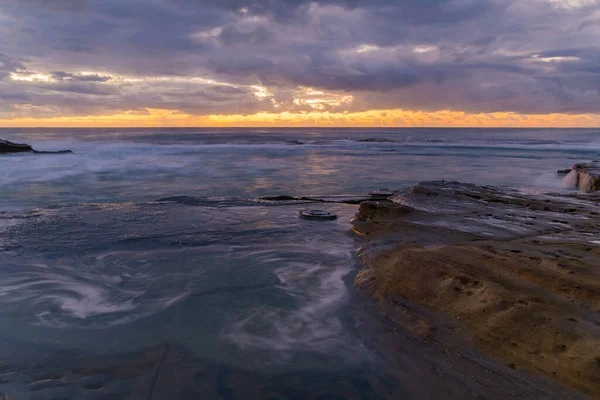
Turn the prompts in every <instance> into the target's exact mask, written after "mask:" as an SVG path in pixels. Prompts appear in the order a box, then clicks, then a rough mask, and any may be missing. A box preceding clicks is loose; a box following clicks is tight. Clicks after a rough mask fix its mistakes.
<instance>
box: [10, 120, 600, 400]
mask: <svg viewBox="0 0 600 400" xmlns="http://www.w3.org/2000/svg"><path fill="white" fill-rule="evenodd" d="M0 138H2V139H8V140H11V141H15V142H27V143H30V144H32V145H33V146H34V148H35V149H37V150H47V151H52V150H62V149H71V150H73V152H74V154H60V155H51V154H16V155H2V156H0V170H1V173H0V193H1V196H0V326H1V327H2V330H1V332H0V392H2V391H4V392H6V393H10V394H11V395H12V396H13V397H14V398H26V399H29V398H32V399H33V398H50V397H48V396H57V397H58V396H63V397H64V398H71V397H78V398H90V399H91V398H162V397H160V396H159V393H163V392H164V393H170V398H171V399H175V398H182V399H183V398H196V397H192V396H196V395H201V394H204V398H213V396H212V394H214V398H244V396H242V397H240V393H242V394H243V393H253V396H254V395H255V396H256V398H268V397H269V396H270V398H308V396H309V395H310V396H314V398H401V397H402V396H405V397H407V398H415V396H416V397H419V398H439V396H444V395H448V394H449V393H450V394H453V395H456V396H459V395H460V394H461V393H463V394H464V393H467V391H468V392H469V393H477V392H478V391H482V390H484V388H483V386H481V383H480V382H479V383H478V382H472V381H469V380H468V379H467V380H464V378H461V377H460V376H462V375H465V374H458V375H456V376H454V375H452V374H453V372H449V371H451V370H452V368H454V370H453V371H460V369H461V368H465V369H466V368H468V367H467V366H464V367H461V366H460V365H454V367H452V366H450V368H449V367H448V365H446V364H445V362H444V361H443V360H444V357H445V356H444V355H440V354H441V353H440V349H437V348H436V347H435V345H434V344H427V343H422V342H419V341H418V340H417V339H416V338H415V337H413V336H411V334H410V333H409V332H398V331H397V329H396V327H395V325H390V323H389V321H387V320H385V319H384V318H383V317H382V316H380V315H379V314H378V313H377V312H376V311H375V310H374V308H373V305H372V304H370V303H369V302H368V301H367V300H364V299H361V298H359V297H358V295H357V294H356V293H355V291H354V289H353V286H352V280H353V277H354V275H355V274H356V272H357V271H358V270H359V268H360V265H359V262H358V260H357V257H356V254H355V250H356V249H357V248H358V247H359V246H360V245H361V242H360V240H359V238H356V237H354V236H353V235H352V234H350V233H349V230H350V228H351V220H352V218H353V216H354V214H355V213H356V209H357V206H356V205H351V204H341V203H319V204H318V205H315V204H314V203H306V202H301V201H291V202H277V201H266V200H263V199H261V198H263V197H265V196H283V195H287V196H295V197H302V196H309V197H316V198H326V199H335V198H357V197H361V196H364V195H366V194H367V193H368V192H370V191H372V190H374V189H381V188H390V189H404V188H409V187H411V186H412V185H414V184H416V183H418V182H421V181H427V180H449V181H453V180H456V181H461V182H470V183H476V184H483V185H494V186H508V187H512V188H517V189H520V190H523V191H531V192H540V193H541V192H548V191H552V192H556V191H568V190H572V189H570V188H568V187H566V186H565V185H564V184H563V182H562V181H561V179H560V177H558V176H557V174H556V171H557V170H559V169H566V168H570V167H571V166H572V165H573V164H575V163H577V162H586V161H591V160H594V159H597V158H600V155H599V152H600V130H598V129H587V130H586V129H580V130H578V129H320V128H310V129H308V128H306V129H172V128H171V129H169V128H156V129H154V128H153V129H0ZM315 207H318V208H324V209H326V210H328V211H330V212H335V213H337V214H338V215H339V218H338V219H337V220H335V221H307V220H302V219H299V218H298V215H297V213H298V211H299V210H301V209H304V208H315ZM392 336H393V337H394V338H395V339H394V342H395V343H401V344H402V343H404V344H405V345H399V346H397V347H398V348H396V349H395V352H396V355H395V356H394V357H393V361H390V359H389V357H388V356H387V355H386V354H385V351H382V349H384V348H385V343H386V341H387V340H389V338H390V337H392ZM392 364H393V365H392ZM432 365H435V366H436V367H435V368H433V367H432ZM98 366H104V367H102V368H100V367H98ZM119 366H121V367H122V366H126V367H123V368H122V369H119V368H121V367H119ZM440 369H441V370H443V371H445V372H444V374H442V373H440V372H439V371H440ZM124 371H125V372H124ZM190 371H193V373H191V372H190ZM462 372H465V371H462ZM48 376H50V378H48ZM57 376H59V377H60V379H58V378H56V377H57ZM176 376H177V377H179V378H174V377H176ZM448 376H451V379H448ZM169 377H171V378H172V379H169ZM42 378H44V379H42ZM40 382H41V383H40ZM32 385H33V387H34V389H35V390H33V389H32ZM231 388H235V390H237V391H238V392H235V393H234V392H232V390H234V389H231ZM161 391H162V392H161ZM210 391H215V392H214V393H213V392H210ZM147 393H150V394H149V395H147ZM208 393H210V394H208ZM36 396H37V397H36ZM101 396H104V397H101ZM178 396H179V397H178ZM248 396H249V397H247V398H255V397H253V396H250V395H248ZM277 396H280V397H277ZM319 396H321V397H319ZM399 396H400V397H399ZM11 398H12V397H11Z"/></svg>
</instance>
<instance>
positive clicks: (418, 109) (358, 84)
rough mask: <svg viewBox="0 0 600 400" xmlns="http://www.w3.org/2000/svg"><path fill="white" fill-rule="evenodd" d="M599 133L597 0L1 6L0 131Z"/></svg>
mask: <svg viewBox="0 0 600 400" xmlns="http://www.w3.org/2000/svg"><path fill="white" fill-rule="evenodd" d="M42 126H49V127H55V126H65V127H67V126H73V127H75V126H77V127H88V126H89V127H92V126H103V127H105V126H117V127H121V126H132V127H133V126H361V127H362V126H390V127H392V126H400V127H401V126H473V127H475V126H503V127H504V126H515V127H518V126H523V127H535V126H543V127H569V126H572V127H600V0H368V1H367V0H364V1H363V0H318V1H305V0H0V127H42Z"/></svg>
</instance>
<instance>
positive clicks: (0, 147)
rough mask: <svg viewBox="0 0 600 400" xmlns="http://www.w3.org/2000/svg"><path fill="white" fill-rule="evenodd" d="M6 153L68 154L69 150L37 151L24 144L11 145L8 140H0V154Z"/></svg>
mask: <svg viewBox="0 0 600 400" xmlns="http://www.w3.org/2000/svg"><path fill="white" fill-rule="evenodd" d="M8 153H35V154H70V153H73V152H72V151H71V150H60V151H38V150H34V149H33V148H32V147H31V145H29V144H26V143H13V142H10V141H8V140H3V139H0V154H8Z"/></svg>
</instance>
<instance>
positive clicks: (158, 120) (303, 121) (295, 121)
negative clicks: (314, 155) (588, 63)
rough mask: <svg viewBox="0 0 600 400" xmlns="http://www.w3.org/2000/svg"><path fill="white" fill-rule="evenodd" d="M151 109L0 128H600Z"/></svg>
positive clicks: (472, 117)
mask: <svg viewBox="0 0 600 400" xmlns="http://www.w3.org/2000/svg"><path fill="white" fill-rule="evenodd" d="M147 111H148V112H147V113H138V112H124V113H121V114H113V115H100V116H79V117H53V118H13V119H0V127H85V128H87V127H89V128H92V127H314V126H323V127H545V128H561V127H580V128H593V127H600V114H517V113H504V112H502V113H486V114H469V113H465V112H460V111H437V112H423V111H406V110H371V111H364V112H353V113H330V112H319V111H315V112H306V113H291V112H282V113H267V112H261V113H256V114H250V115H205V116H195V115H190V114H185V113H180V112H178V111H174V110H164V109H147Z"/></svg>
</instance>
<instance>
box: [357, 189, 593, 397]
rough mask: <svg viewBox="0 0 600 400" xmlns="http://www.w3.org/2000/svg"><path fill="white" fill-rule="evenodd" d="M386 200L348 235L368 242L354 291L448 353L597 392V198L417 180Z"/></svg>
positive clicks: (370, 207)
mask: <svg viewBox="0 0 600 400" xmlns="http://www.w3.org/2000/svg"><path fill="white" fill-rule="evenodd" d="M394 200H395V201H396V202H397V203H398V204H393V203H389V202H388V203H386V202H365V203H362V204H361V206H360V208H359V212H358V213H357V217H356V221H355V222H354V227H353V231H354V232H355V233H356V234H358V235H360V236H361V237H363V238H364V239H365V241H366V242H367V244H366V245H365V246H364V247H363V248H362V250H361V252H360V256H361V259H362V261H363V265H364V268H363V270H362V271H361V272H360V273H359V274H358V276H357V278H356V280H355V285H356V287H357V289H358V290H359V291H360V292H361V293H363V294H365V295H368V296H370V297H372V298H374V299H376V300H377V302H378V304H379V306H380V307H381V309H382V310H383V311H384V313H385V314H386V315H387V316H388V317H389V318H390V319H392V320H393V321H395V322H397V323H398V324H400V325H402V326H404V327H406V328H408V329H410V330H412V331H413V332H414V333H416V334H419V335H421V336H424V337H430V338H432V339H434V340H435V341H437V342H442V343H446V345H447V346H448V348H449V349H450V350H449V351H456V352H458V353H461V352H462V351H463V350H464V349H465V348H467V349H468V348H469V347H470V346H474V347H476V348H478V349H480V350H482V351H483V352H485V353H487V354H489V355H491V356H493V357H495V358H496V359H498V360H501V361H503V362H504V363H506V365H508V366H510V367H511V368H513V369H517V370H524V371H526V373H531V374H535V375H542V376H545V377H547V378H548V379H551V380H555V381H558V382H560V383H562V384H563V385H565V386H567V387H570V388H572V389H575V390H578V391H581V392H583V393H587V394H590V395H592V396H596V395H598V393H600V222H599V219H598V215H600V204H599V203H598V200H600V197H599V196H598V195H594V194H592V195H587V194H586V195H581V194H577V193H574V194H569V195H553V194H547V195H533V194H525V193H521V192H518V191H516V190H510V189H501V188H495V187H489V186H477V185H468V184H461V183H458V182H426V183H421V184H419V185H417V186H416V187H415V188H413V189H412V190H410V191H407V192H405V193H400V194H399V195H398V196H396V197H395V198H394ZM423 307H425V308H423ZM424 309H425V310H430V311H428V312H424V311H423V310H424ZM438 313H442V314H445V315H447V316H450V317H451V318H452V320H453V321H454V322H453V323H452V324H450V325H448V323H447V321H446V322H444V320H442V319H440V318H439V317H436V315H439V314H438Z"/></svg>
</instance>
